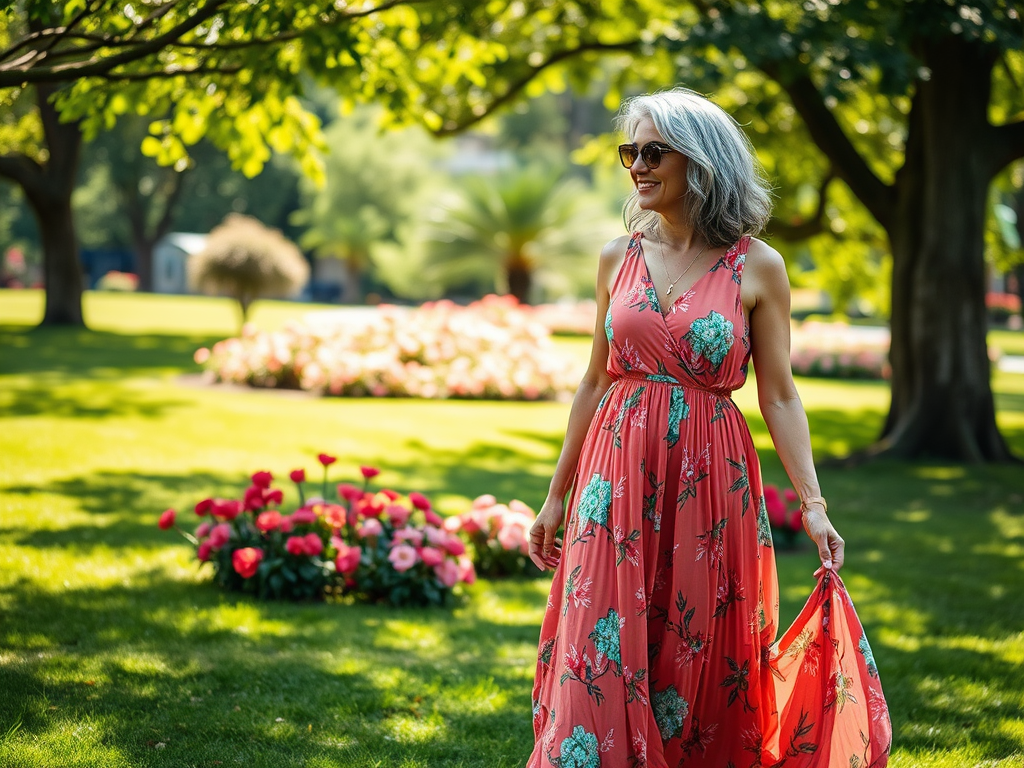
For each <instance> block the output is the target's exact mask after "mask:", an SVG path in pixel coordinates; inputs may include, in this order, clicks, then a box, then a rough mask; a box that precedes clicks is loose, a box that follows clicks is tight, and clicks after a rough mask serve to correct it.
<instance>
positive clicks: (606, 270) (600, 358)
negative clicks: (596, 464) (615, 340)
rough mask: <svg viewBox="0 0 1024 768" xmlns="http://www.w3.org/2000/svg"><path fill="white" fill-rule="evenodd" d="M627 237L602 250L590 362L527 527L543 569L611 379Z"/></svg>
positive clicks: (551, 562) (555, 546)
mask: <svg viewBox="0 0 1024 768" xmlns="http://www.w3.org/2000/svg"><path fill="white" fill-rule="evenodd" d="M628 243H629V238H628V237H625V236H624V237H620V238H617V239H615V240H612V241H611V242H610V243H608V244H607V245H606V246H605V247H604V249H603V250H602V251H601V261H600V265H599V267H598V270H597V323H596V326H595V328H594V346H593V348H592V349H591V352H590V364H589V365H588V366H587V372H586V373H585V374H584V376H583V380H582V381H581V382H580V386H579V389H577V390H576V396H575V397H574V398H573V401H572V409H571V410H570V411H569V426H568V427H567V428H566V431H565V440H564V441H563V443H562V452H561V453H560V454H559V456H558V463H557V464H556V465H555V473H554V475H553V476H552V478H551V485H550V486H549V488H548V495H547V498H546V499H545V500H544V504H543V505H542V506H541V508H540V512H539V514H538V515H537V519H536V521H534V523H533V526H532V527H531V528H530V559H531V560H533V562H534V563H535V564H536V565H537V567H538V568H540V569H541V570H542V571H543V570H547V569H548V568H554V567H555V566H556V565H558V558H559V555H560V554H561V549H560V543H559V542H558V541H556V539H555V534H556V533H557V532H558V528H559V526H560V525H561V524H562V518H563V517H564V515H565V496H566V494H567V493H568V492H569V489H570V488H571V487H572V481H573V478H574V477H575V475H576V465H577V464H578V463H579V460H580V452H581V451H582V450H583V440H584V439H585V438H586V436H587V431H588V430H589V429H590V422H591V421H592V420H593V418H594V414H595V413H596V412H597V406H598V405H600V403H601V398H602V397H604V394H605V392H607V391H608V387H609V386H611V383H612V380H611V377H609V376H608V372H607V370H606V369H607V366H608V339H607V337H606V336H605V330H604V318H605V314H606V313H607V311H608V303H609V301H610V297H609V294H608V289H609V284H610V283H611V279H612V276H613V275H614V274H615V273H616V272H617V271H618V268H619V265H620V264H621V263H622V259H623V257H624V256H625V252H626V246H627V245H628Z"/></svg>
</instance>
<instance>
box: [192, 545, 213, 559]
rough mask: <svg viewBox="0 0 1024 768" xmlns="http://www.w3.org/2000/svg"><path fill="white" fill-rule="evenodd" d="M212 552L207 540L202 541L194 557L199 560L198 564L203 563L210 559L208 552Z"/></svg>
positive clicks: (211, 546)
mask: <svg viewBox="0 0 1024 768" xmlns="http://www.w3.org/2000/svg"><path fill="white" fill-rule="evenodd" d="M212 551H213V545H212V544H211V543H210V542H209V541H208V540H207V541H204V542H202V543H201V544H200V545H199V548H198V549H197V550H196V557H197V558H199V561H200V562H202V563H205V562H206V561H207V560H209V559H210V552H212Z"/></svg>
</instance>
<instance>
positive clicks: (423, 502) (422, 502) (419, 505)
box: [409, 491, 430, 510]
mask: <svg viewBox="0 0 1024 768" xmlns="http://www.w3.org/2000/svg"><path fill="white" fill-rule="evenodd" d="M409 501H411V502H412V505H413V506H414V507H416V509H424V510H426V509H430V500H429V499H428V498H427V497H426V496H424V495H423V494H422V493H417V492H416V491H413V492H412V493H410V494H409Z"/></svg>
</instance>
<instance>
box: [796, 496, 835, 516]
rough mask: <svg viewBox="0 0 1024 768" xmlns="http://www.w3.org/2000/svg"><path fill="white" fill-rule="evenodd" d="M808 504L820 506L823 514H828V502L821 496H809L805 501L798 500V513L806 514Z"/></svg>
mask: <svg viewBox="0 0 1024 768" xmlns="http://www.w3.org/2000/svg"><path fill="white" fill-rule="evenodd" d="M809 504H821V506H822V507H823V508H824V510H825V514H826V515H827V514H828V502H826V501H825V499H824V498H823V497H822V496H810V497H808V498H806V499H801V500H800V512H801V513H803V512H806V511H807V506H808V505H809Z"/></svg>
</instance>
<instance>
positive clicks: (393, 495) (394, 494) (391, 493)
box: [380, 488, 402, 501]
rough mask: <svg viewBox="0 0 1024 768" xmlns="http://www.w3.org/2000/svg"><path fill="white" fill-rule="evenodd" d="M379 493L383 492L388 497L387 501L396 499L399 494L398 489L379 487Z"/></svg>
mask: <svg viewBox="0 0 1024 768" xmlns="http://www.w3.org/2000/svg"><path fill="white" fill-rule="evenodd" d="M380 493H383V494H384V495H385V496H387V497H388V501H397V500H398V497H399V496H401V495H402V494H400V493H399V492H398V491H392V490H391V489H390V488H381V489H380Z"/></svg>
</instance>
